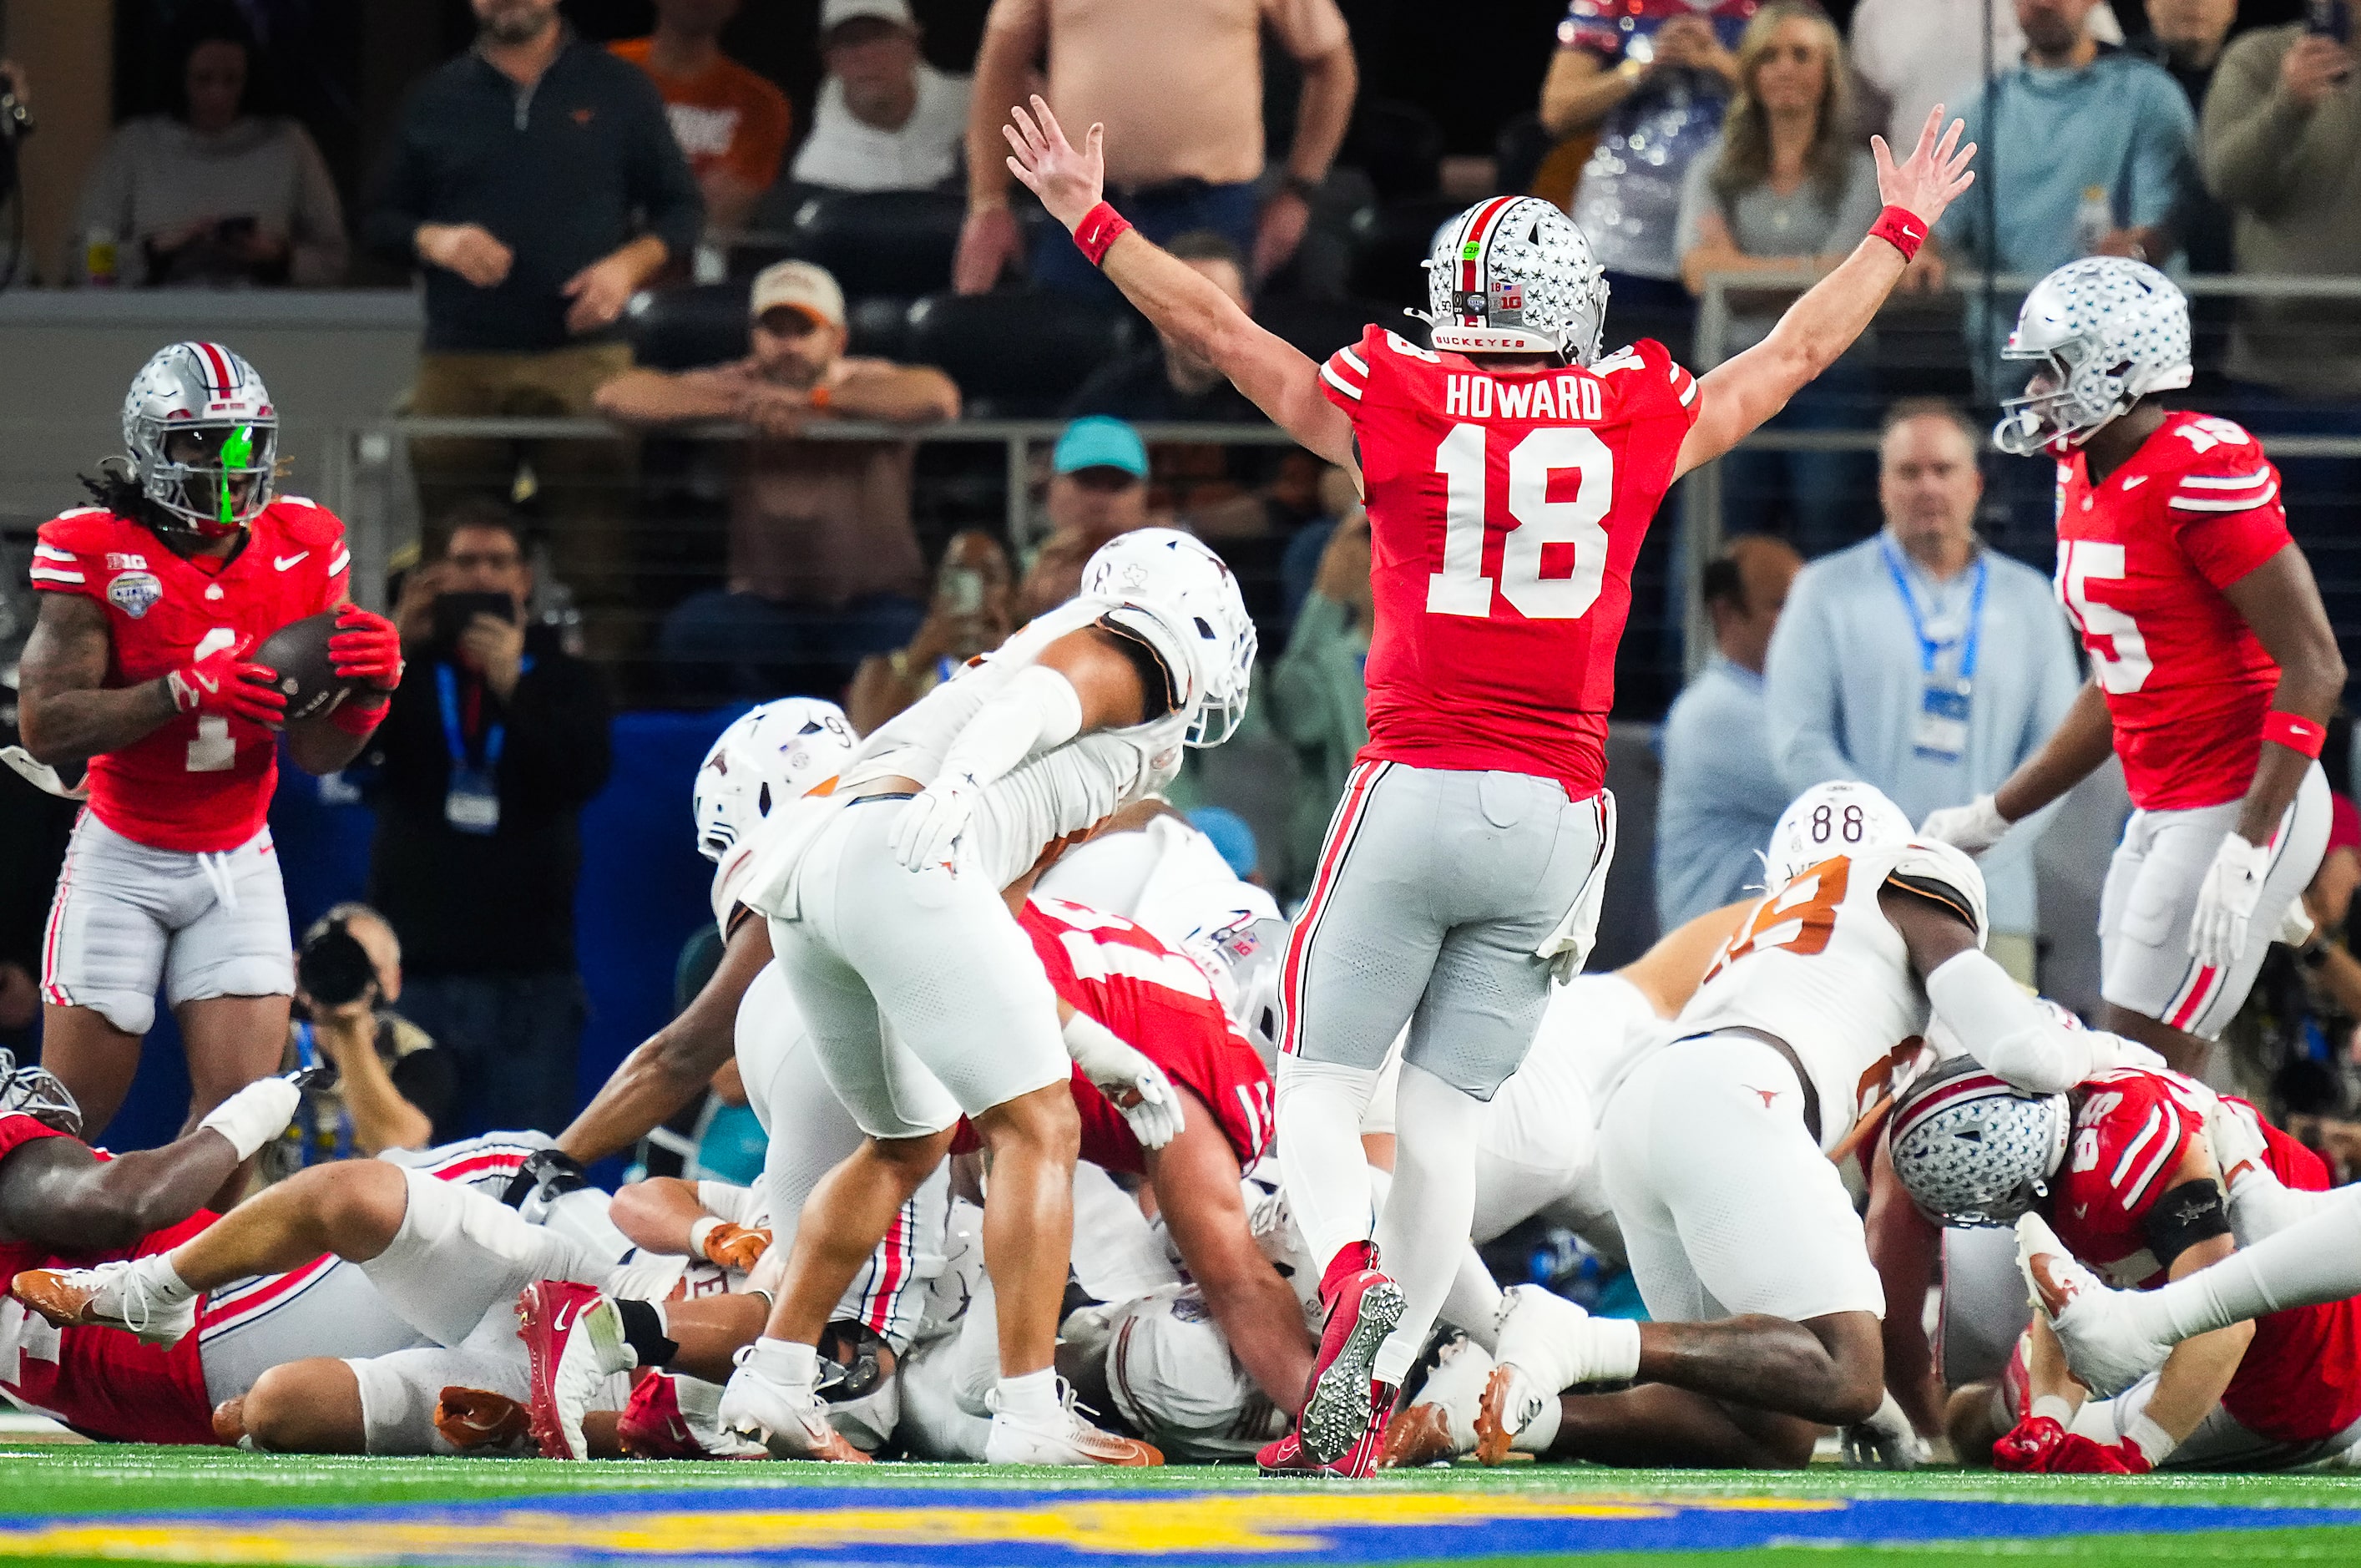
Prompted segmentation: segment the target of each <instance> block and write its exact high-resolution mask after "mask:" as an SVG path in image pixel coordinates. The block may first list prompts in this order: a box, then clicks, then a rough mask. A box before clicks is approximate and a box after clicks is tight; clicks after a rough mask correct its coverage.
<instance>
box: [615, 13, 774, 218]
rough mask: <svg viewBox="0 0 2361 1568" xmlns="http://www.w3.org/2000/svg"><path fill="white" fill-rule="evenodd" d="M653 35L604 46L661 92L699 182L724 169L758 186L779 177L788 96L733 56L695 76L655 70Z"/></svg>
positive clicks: (753, 185)
mask: <svg viewBox="0 0 2361 1568" xmlns="http://www.w3.org/2000/svg"><path fill="white" fill-rule="evenodd" d="M653 42H654V40H653V38H625V39H623V40H621V41H620V42H618V43H614V44H609V46H608V47H609V49H612V50H613V51H614V52H615V54H617V55H618V56H620V58H622V59H624V60H630V61H631V63H632V64H633V65H636V66H638V67H639V68H640V69H641V70H642V71H646V72H647V73H648V78H649V80H650V81H652V82H654V83H655V84H656V91H657V92H658V93H662V94H663V95H664V113H665V115H667V116H669V117H670V119H671V121H672V134H673V137H674V139H675V140H676V141H678V142H679V143H680V150H681V151H682V152H683V153H684V154H686V156H687V159H688V167H689V171H690V172H691V173H693V174H695V175H696V176H697V178H698V179H700V180H702V179H704V178H705V176H707V175H708V174H710V173H711V172H713V170H716V169H727V170H729V171H730V173H732V174H734V175H736V176H737V177H738V178H739V179H741V180H743V181H746V183H747V184H749V185H752V187H754V188H755V189H756V190H758V191H759V190H765V189H767V188H768V187H769V186H770V183H771V181H774V180H775V179H777V178H778V173H779V160H780V159H782V158H784V157H785V156H786V150H787V133H788V131H789V130H790V129H791V128H792V127H793V122H794V116H793V115H792V114H791V113H790V112H789V111H788V108H787V97H786V94H785V93H782V92H780V91H779V90H778V89H777V88H776V87H774V86H773V85H772V84H771V83H770V82H769V80H768V79H767V78H765V77H763V76H762V75H761V74H760V73H758V72H756V71H749V70H747V69H746V68H745V67H744V66H742V65H741V64H739V63H738V62H737V61H736V60H728V59H723V60H716V61H715V62H714V64H713V65H712V67H711V68H710V69H708V70H706V71H699V72H697V74H696V75H694V76H675V75H673V74H672V73H670V72H669V71H658V70H657V69H656V68H655V66H654V65H653V64H652V63H650V61H649V60H648V50H649V48H650V46H651V45H652V44H653Z"/></svg>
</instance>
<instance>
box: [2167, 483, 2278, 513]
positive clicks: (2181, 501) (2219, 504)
mask: <svg viewBox="0 0 2361 1568" xmlns="http://www.w3.org/2000/svg"><path fill="white" fill-rule="evenodd" d="M2278 494H2279V486H2278V485H2277V484H2269V485H2265V486H2264V487H2262V488H2260V489H2259V490H2254V491H2248V492H2246V493H2244V494H2239V495H2217V496H2213V497H2209V498H2206V499H2202V500H2201V499H2198V498H2196V497H2193V496H2191V495H2188V494H2186V493H2185V492H2182V491H2178V490H2176V491H2175V492H2173V496H2172V499H2171V500H2170V501H2169V503H2167V504H2169V506H2170V507H2171V508H2172V510H2175V511H2252V510H2255V509H2256V508H2257V507H2260V506H2268V505H2269V504H2270V501H2271V499H2272V498H2273V497H2275V496H2277V495H2278Z"/></svg>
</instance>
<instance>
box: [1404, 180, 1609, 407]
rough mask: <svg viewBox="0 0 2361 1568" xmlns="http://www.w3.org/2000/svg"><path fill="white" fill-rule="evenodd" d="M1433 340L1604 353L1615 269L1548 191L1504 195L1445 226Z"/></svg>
mask: <svg viewBox="0 0 2361 1568" xmlns="http://www.w3.org/2000/svg"><path fill="white" fill-rule="evenodd" d="M1425 266H1426V301H1427V316H1426V322H1427V326H1428V341H1429V342H1431V343H1433V345H1434V346H1435V347H1437V348H1442V349H1448V350H1451V351H1452V352H1454V353H1459V354H1559V355H1563V356H1565V358H1566V359H1568V360H1569V361H1571V362H1572V363H1574V364H1576V365H1587V364H1589V363H1590V362H1591V361H1592V360H1594V359H1596V358H1598V343H1599V334H1601V333H1603V332H1605V331H1606V329H1607V269H1605V268H1603V267H1601V266H1600V265H1599V264H1598V258H1597V257H1596V256H1594V255H1592V254H1591V249H1590V241H1589V240H1588V239H1587V238H1586V237H1585V236H1584V235H1583V232H1582V230H1581V228H1580V227H1579V226H1577V225H1576V223H1575V221H1574V220H1573V219H1572V218H1569V217H1567V216H1566V215H1565V214H1564V213H1563V212H1561V211H1559V210H1558V208H1557V207H1556V205H1555V204H1554V203H1549V202H1544V201H1543V200H1542V199H1541V198H1540V197H1538V196H1494V197H1492V198H1490V199H1489V200H1488V201H1482V202H1478V203H1476V204H1475V205H1474V206H1472V207H1470V208H1468V209H1467V210H1466V212H1464V213H1462V214H1459V215H1458V216H1457V217H1455V218H1454V219H1452V220H1451V221H1450V222H1449V223H1446V224H1444V225H1443V227H1442V228H1440V229H1438V230H1436V231H1435V236H1434V254H1433V256H1431V257H1430V258H1427V261H1426V263H1425Z"/></svg>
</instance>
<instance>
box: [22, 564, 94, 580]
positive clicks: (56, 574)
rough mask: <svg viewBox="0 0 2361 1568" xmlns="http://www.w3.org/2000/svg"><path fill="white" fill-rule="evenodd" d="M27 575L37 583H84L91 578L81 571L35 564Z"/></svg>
mask: <svg viewBox="0 0 2361 1568" xmlns="http://www.w3.org/2000/svg"><path fill="white" fill-rule="evenodd" d="M26 575H27V576H29V577H30V578H31V579H32V580H33V581H34V582H37V583H84V582H88V581H89V580H90V579H89V578H87V577H85V576H82V574H81V573H80V572H67V571H60V569H59V568H57V567H55V566H35V567H34V568H33V569H32V570H31V571H30V572H28V573H27V574H26Z"/></svg>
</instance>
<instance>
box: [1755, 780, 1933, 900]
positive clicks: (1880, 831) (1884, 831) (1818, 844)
mask: <svg viewBox="0 0 2361 1568" xmlns="http://www.w3.org/2000/svg"><path fill="white" fill-rule="evenodd" d="M1910 837H1911V828H1910V818H1908V817H1905V816H1904V815H1903V814H1902V808H1901V807H1900V806H1896V805H1894V803H1893V802H1892V801H1890V800H1888V799H1886V798H1885V796H1884V795H1883V794H1882V793H1881V792H1880V791H1879V790H1878V789H1877V788H1876V786H1875V785H1873V784H1862V783H1861V782H1860V781H1859V780H1857V779H1830V780H1829V781H1828V783H1826V784H1814V785H1813V786H1812V787H1811V788H1809V789H1807V790H1806V791H1805V792H1804V793H1803V794H1801V795H1797V796H1796V797H1795V800H1794V801H1793V802H1792V803H1791V804H1790V805H1789V806H1788V807H1787V809H1786V810H1784V811H1783V812H1781V813H1780V814H1779V821H1778V825H1777V826H1775V827H1774V828H1772V829H1771V846H1770V848H1769V849H1768V850H1764V851H1763V861H1764V865H1765V869H1766V870H1767V871H1768V872H1769V873H1770V885H1771V886H1772V887H1774V888H1776V887H1782V886H1784V885H1785V884H1786V883H1789V882H1791V881H1793V880H1794V879H1795V878H1796V877H1798V876H1801V875H1802V874H1803V873H1804V872H1806V871H1809V870H1810V869H1811V868H1812V867H1814V866H1816V865H1818V864H1819V863H1820V862H1821V861H1825V860H1827V859H1828V857H1829V856H1831V855H1859V854H1866V853H1868V852H1869V851H1870V850H1882V849H1885V848H1888V847H1889V846H1892V845H1895V844H1906V843H1908V842H1909V841H1910Z"/></svg>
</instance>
